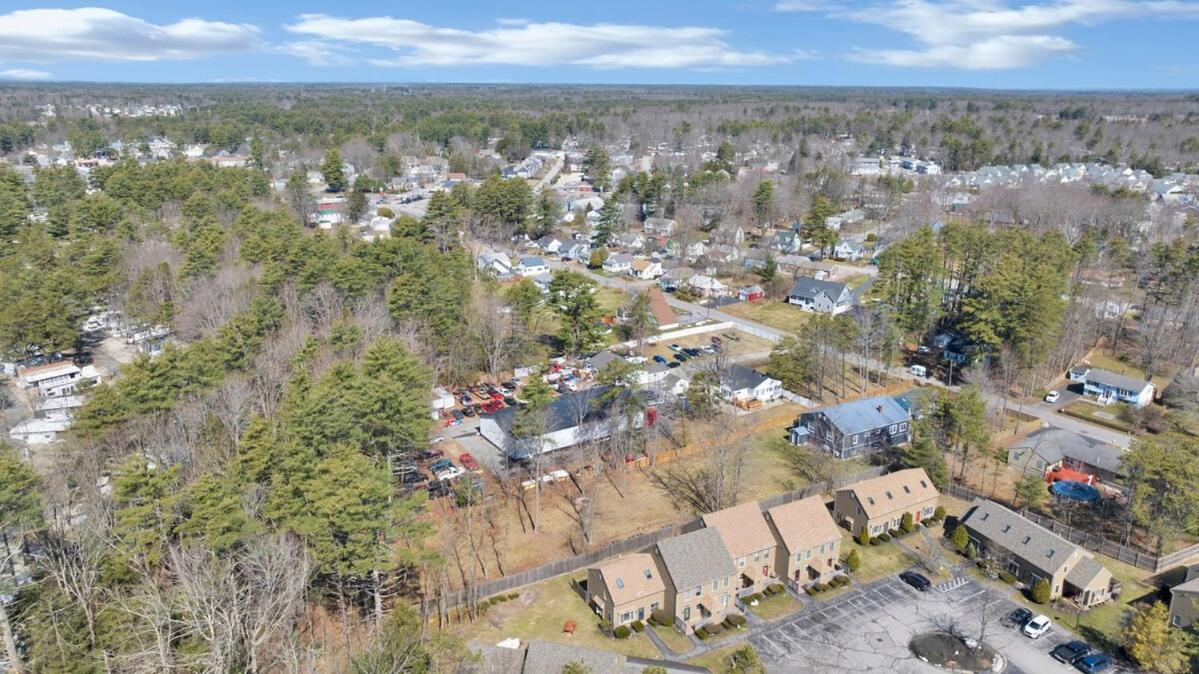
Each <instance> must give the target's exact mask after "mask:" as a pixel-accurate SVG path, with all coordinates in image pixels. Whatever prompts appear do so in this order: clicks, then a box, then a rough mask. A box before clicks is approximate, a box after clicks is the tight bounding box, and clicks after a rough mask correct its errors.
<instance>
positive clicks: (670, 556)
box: [658, 529, 736, 592]
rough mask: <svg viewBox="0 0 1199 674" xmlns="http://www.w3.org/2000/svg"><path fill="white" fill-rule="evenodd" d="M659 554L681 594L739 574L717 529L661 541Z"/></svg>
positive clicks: (693, 532) (699, 531) (701, 530)
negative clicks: (718, 579)
mask: <svg viewBox="0 0 1199 674" xmlns="http://www.w3.org/2000/svg"><path fill="white" fill-rule="evenodd" d="M658 553H659V555H660V556H661V558H662V563H663V564H664V565H665V566H666V572H667V573H669V574H670V580H671V581H672V582H673V583H674V586H675V589H676V590H678V591H680V592H682V591H684V590H688V589H690V588H693V587H698V586H700V585H703V584H705V583H710V582H712V581H713V580H715V579H717V578H724V577H725V576H732V575H734V574H735V573H736V569H735V568H734V567H733V559H732V558H731V557H729V552H728V550H726V549H725V547H724V541H723V540H721V538H720V534H718V533H717V532H716V530H715V529H700V530H698V531H692V532H691V533H688V534H683V535H682V536H675V537H674V538H667V539H666V540H663V541H659V542H658Z"/></svg>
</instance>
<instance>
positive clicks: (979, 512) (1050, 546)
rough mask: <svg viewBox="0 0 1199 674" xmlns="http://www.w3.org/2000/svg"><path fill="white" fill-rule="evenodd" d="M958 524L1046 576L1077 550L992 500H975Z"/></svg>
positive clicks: (1053, 572)
mask: <svg viewBox="0 0 1199 674" xmlns="http://www.w3.org/2000/svg"><path fill="white" fill-rule="evenodd" d="M962 524H965V525H966V527H967V528H968V529H970V530H973V531H975V532H978V534H980V535H981V536H983V537H984V538H986V539H988V540H990V541H992V542H993V543H994V544H996V545H998V546H1000V547H1002V548H1004V549H1005V550H1007V551H1009V552H1011V553H1012V554H1014V555H1017V556H1019V557H1020V558H1021V559H1023V560H1025V561H1026V562H1028V563H1029V564H1031V565H1032V566H1034V567H1037V569H1038V570H1040V571H1043V572H1044V574H1045V575H1046V576H1051V575H1053V574H1055V573H1057V571H1058V570H1059V569H1061V567H1062V565H1063V564H1065V563H1067V562H1069V561H1070V558H1071V557H1072V556H1073V555H1074V554H1075V553H1076V552H1077V551H1078V546H1077V545H1074V544H1073V543H1071V542H1069V541H1067V540H1066V539H1064V538H1062V537H1061V536H1058V535H1057V534H1055V533H1053V532H1052V531H1050V530H1048V529H1046V528H1045V527H1042V526H1041V525H1039V524H1037V523H1035V522H1032V521H1030V520H1027V519H1025V518H1023V517H1021V516H1020V515H1019V514H1018V513H1016V512H1013V511H1011V510H1008V509H1007V508H1005V507H1003V506H1001V505H999V504H998V503H995V502H994V501H987V500H984V499H975V500H974V502H973V503H972V504H970V510H969V511H968V512H967V513H966V515H965V516H964V517H962ZM1072 582H1073V581H1072Z"/></svg>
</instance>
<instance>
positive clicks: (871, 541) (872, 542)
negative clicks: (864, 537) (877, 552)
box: [870, 538, 883, 546]
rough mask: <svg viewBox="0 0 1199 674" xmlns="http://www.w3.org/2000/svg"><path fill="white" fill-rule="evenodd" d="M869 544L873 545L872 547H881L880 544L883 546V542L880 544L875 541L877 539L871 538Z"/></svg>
mask: <svg viewBox="0 0 1199 674" xmlns="http://www.w3.org/2000/svg"><path fill="white" fill-rule="evenodd" d="M870 544H871V545H873V546H879V545H882V544H883V542H882V541H881V540H879V539H877V538H871V539H870Z"/></svg>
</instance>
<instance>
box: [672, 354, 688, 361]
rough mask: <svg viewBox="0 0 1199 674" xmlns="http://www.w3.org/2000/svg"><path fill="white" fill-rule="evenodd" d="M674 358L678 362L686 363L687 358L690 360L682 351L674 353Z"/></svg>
mask: <svg viewBox="0 0 1199 674" xmlns="http://www.w3.org/2000/svg"><path fill="white" fill-rule="evenodd" d="M674 359H675V360H677V361H679V362H680V363H686V362H687V361H688V360H691V359H690V358H688V357H687V356H686V355H685V354H682V353H676V354H674Z"/></svg>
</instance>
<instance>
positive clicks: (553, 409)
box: [494, 386, 609, 433]
mask: <svg viewBox="0 0 1199 674" xmlns="http://www.w3.org/2000/svg"><path fill="white" fill-rule="evenodd" d="M608 388H609V387H606V386H595V387H592V388H589V389H587V390H586V391H577V392H574V393H566V394H563V395H560V396H558V397H557V398H555V399H554V401H553V402H552V403H550V405H549V408H548V409H549V413H548V414H547V418H546V429H545V430H546V433H552V432H554V431H560V430H563V429H567V428H574V427H575V426H576V425H577V424H578V423H579V420H580V418H581V419H582V420H583V423H589V422H594V421H599V420H602V419H603V418H605V417H606V416H607V407H603V406H601V405H600V402H599V401H600V400H601V398H602V396H603V394H604V393H605V392H606V391H607V390H608ZM516 410H517V408H515V407H505V408H504V409H502V410H500V411H498V412H496V413H495V417H494V418H495V422H496V423H497V424H499V426H500V428H503V429H504V430H505V431H508V432H509V433H511V432H512V424H513V422H514V421H515V420H516Z"/></svg>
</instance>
